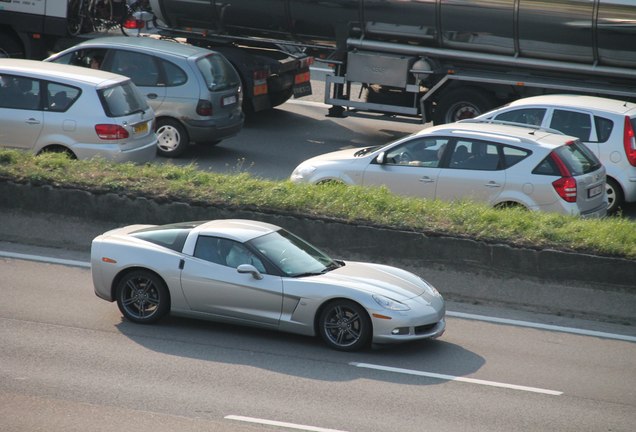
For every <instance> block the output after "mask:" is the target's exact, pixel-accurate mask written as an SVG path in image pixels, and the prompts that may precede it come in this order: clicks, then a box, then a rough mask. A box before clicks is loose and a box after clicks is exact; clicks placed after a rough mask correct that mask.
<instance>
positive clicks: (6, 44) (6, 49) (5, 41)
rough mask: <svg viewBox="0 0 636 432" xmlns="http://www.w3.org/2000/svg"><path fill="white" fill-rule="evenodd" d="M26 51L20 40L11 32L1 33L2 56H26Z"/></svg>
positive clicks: (0, 47) (0, 52)
mask: <svg viewBox="0 0 636 432" xmlns="http://www.w3.org/2000/svg"><path fill="white" fill-rule="evenodd" d="M24 57H25V52H24V48H23V47H22V44H21V43H20V41H18V40H17V39H16V38H14V37H13V36H11V35H10V34H6V33H0V58H24Z"/></svg>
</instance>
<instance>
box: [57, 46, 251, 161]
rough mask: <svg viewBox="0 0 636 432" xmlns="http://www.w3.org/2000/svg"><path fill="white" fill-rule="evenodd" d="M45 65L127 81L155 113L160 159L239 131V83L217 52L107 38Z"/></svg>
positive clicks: (230, 66) (65, 53) (228, 64)
mask: <svg viewBox="0 0 636 432" xmlns="http://www.w3.org/2000/svg"><path fill="white" fill-rule="evenodd" d="M45 61H48V62H55V63H64V64H71V65H78V66H85V67H93V68H95V67H96V68H99V69H102V70H108V71H111V72H115V73H118V74H122V75H126V76H128V77H130V78H131V79H132V81H133V82H134V83H135V84H136V85H137V87H138V88H139V89H140V90H141V92H142V93H143V94H144V95H145V96H146V98H147V100H148V103H149V104H150V106H151V107H152V108H153V109H154V111H155V115H156V118H157V130H156V132H157V137H158V145H159V148H158V152H159V154H160V155H161V156H166V157H177V156H180V155H181V154H183V152H184V151H185V150H186V148H187V146H188V144H189V143H191V142H195V143H202V144H217V143H219V142H220V141H221V140H223V139H225V138H229V137H232V136H234V135H236V134H238V133H239V132H240V130H241V129H242V127H243V121H244V115H243V111H242V110H241V104H242V92H241V85H240V82H241V81H240V78H239V76H238V73H237V72H236V70H235V69H234V67H233V66H232V65H231V64H230V62H229V61H228V60H227V59H226V58H225V57H223V55H221V54H219V53H217V52H214V51H211V50H208V49H204V48H200V47H196V46H192V45H189V44H185V43H179V42H175V41H169V40H160V39H155V38H152V37H124V36H112V37H102V38H96V39H91V40H88V41H85V42H82V43H80V44H78V45H75V46H73V47H71V48H68V49H66V50H64V51H62V52H59V53H57V54H55V55H53V56H51V57H49V58H47V59H46V60H45Z"/></svg>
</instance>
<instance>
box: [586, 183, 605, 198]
mask: <svg viewBox="0 0 636 432" xmlns="http://www.w3.org/2000/svg"><path fill="white" fill-rule="evenodd" d="M602 192H603V185H598V186H594V187H593V188H589V189H588V190H587V197H588V198H593V197H595V196H597V195H600V194H601V193H602Z"/></svg>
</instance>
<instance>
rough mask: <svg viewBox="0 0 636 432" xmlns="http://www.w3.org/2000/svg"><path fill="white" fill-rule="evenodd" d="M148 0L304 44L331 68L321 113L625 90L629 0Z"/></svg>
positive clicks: (466, 107)
mask: <svg viewBox="0 0 636 432" xmlns="http://www.w3.org/2000/svg"><path fill="white" fill-rule="evenodd" d="M150 3H151V6H152V9H153V12H154V13H155V14H156V15H157V16H158V17H159V19H160V20H162V21H163V22H165V23H166V25H167V29H171V30H172V31H174V30H183V29H185V28H187V29H198V31H199V32H200V33H201V34H205V35H207V37H212V38H217V39H218V40H228V41H232V42H233V43H235V44H240V45H242V46H254V47H264V46H268V45H269V46H273V47H274V46H275V47H280V46H296V47H300V49H302V50H305V51H311V52H313V53H316V54H317V55H319V56H320V57H322V58H323V59H322V61H324V62H326V63H328V64H329V65H330V66H331V68H332V69H331V72H330V73H328V74H327V75H326V78H325V103H327V104H330V105H332V108H330V110H329V113H330V115H345V114H346V115H352V114H358V115H360V114H362V113H376V112H380V113H386V114H393V115H399V116H406V117H411V118H418V119H420V120H421V121H422V122H426V121H429V120H432V121H433V122H434V123H436V124H441V123H447V122H450V121H455V120H459V119H463V118H469V117H473V116H475V115H478V114H480V113H482V112H484V111H487V110H489V109H491V108H493V107H495V106H498V105H501V104H503V103H506V102H508V101H511V100H514V99H518V98H521V97H526V96H531V95H537V94H545V93H557V92H559V93H587V94H594V95H599V96H606V97H620V98H623V99H630V100H632V99H636V48H635V45H634V41H635V40H636V39H635V36H636V2H634V1H633V0H559V1H553V0H552V1H548V0H410V1H404V0H331V1H327V0H259V1H253V0H223V1H219V0H210V1H206V2H196V3H195V2H191V1H187V0H150ZM358 85H359V86H358ZM352 88H359V89H361V91H359V92H352ZM356 93H357V94H356Z"/></svg>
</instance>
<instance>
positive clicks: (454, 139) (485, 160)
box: [291, 122, 607, 217]
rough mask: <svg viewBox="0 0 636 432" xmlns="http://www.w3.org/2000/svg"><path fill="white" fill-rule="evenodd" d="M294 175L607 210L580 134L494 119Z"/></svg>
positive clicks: (412, 192)
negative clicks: (504, 123) (501, 121)
mask: <svg viewBox="0 0 636 432" xmlns="http://www.w3.org/2000/svg"><path fill="white" fill-rule="evenodd" d="M291 180H292V181H294V182H305V183H314V184H315V183H321V182H329V181H337V182H343V183H346V184H352V185H363V186H381V185H384V186H386V187H388V188H389V189H390V190H391V191H393V192H394V193H397V194H400V195H408V196H415V197H421V198H429V199H441V200H446V201H453V200H462V199H470V200H474V201H479V202H486V203H488V204H490V205H492V206H495V207H499V206H501V207H505V206H522V207H524V208H527V209H529V210H540V211H549V212H557V213H561V214H566V215H577V216H585V217H602V216H605V214H606V212H607V197H606V194H605V168H604V167H603V165H602V164H601V163H600V161H599V160H598V159H597V158H596V157H595V156H594V154H592V153H591V152H590V151H589V150H588V149H587V148H586V147H585V146H584V145H583V144H581V142H580V141H579V140H578V139H576V138H574V137H569V136H566V135H562V134H560V133H558V132H557V133H554V131H549V130H543V129H538V128H530V127H521V126H510V125H501V124H492V123H481V122H459V123H451V124H446V125H440V126H436V127H431V128H428V129H424V130H422V131H420V132H418V133H416V134H414V135H411V136H408V137H406V138H403V139H400V140H398V141H396V142H393V143H391V144H388V145H386V146H383V147H367V148H362V149H349V150H341V151H338V152H333V153H328V154H325V155H321V156H317V157H314V158H312V159H309V160H307V161H305V162H303V163H301V164H300V165H299V166H298V167H297V168H296V169H295V170H294V172H293V173H292V175H291Z"/></svg>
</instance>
